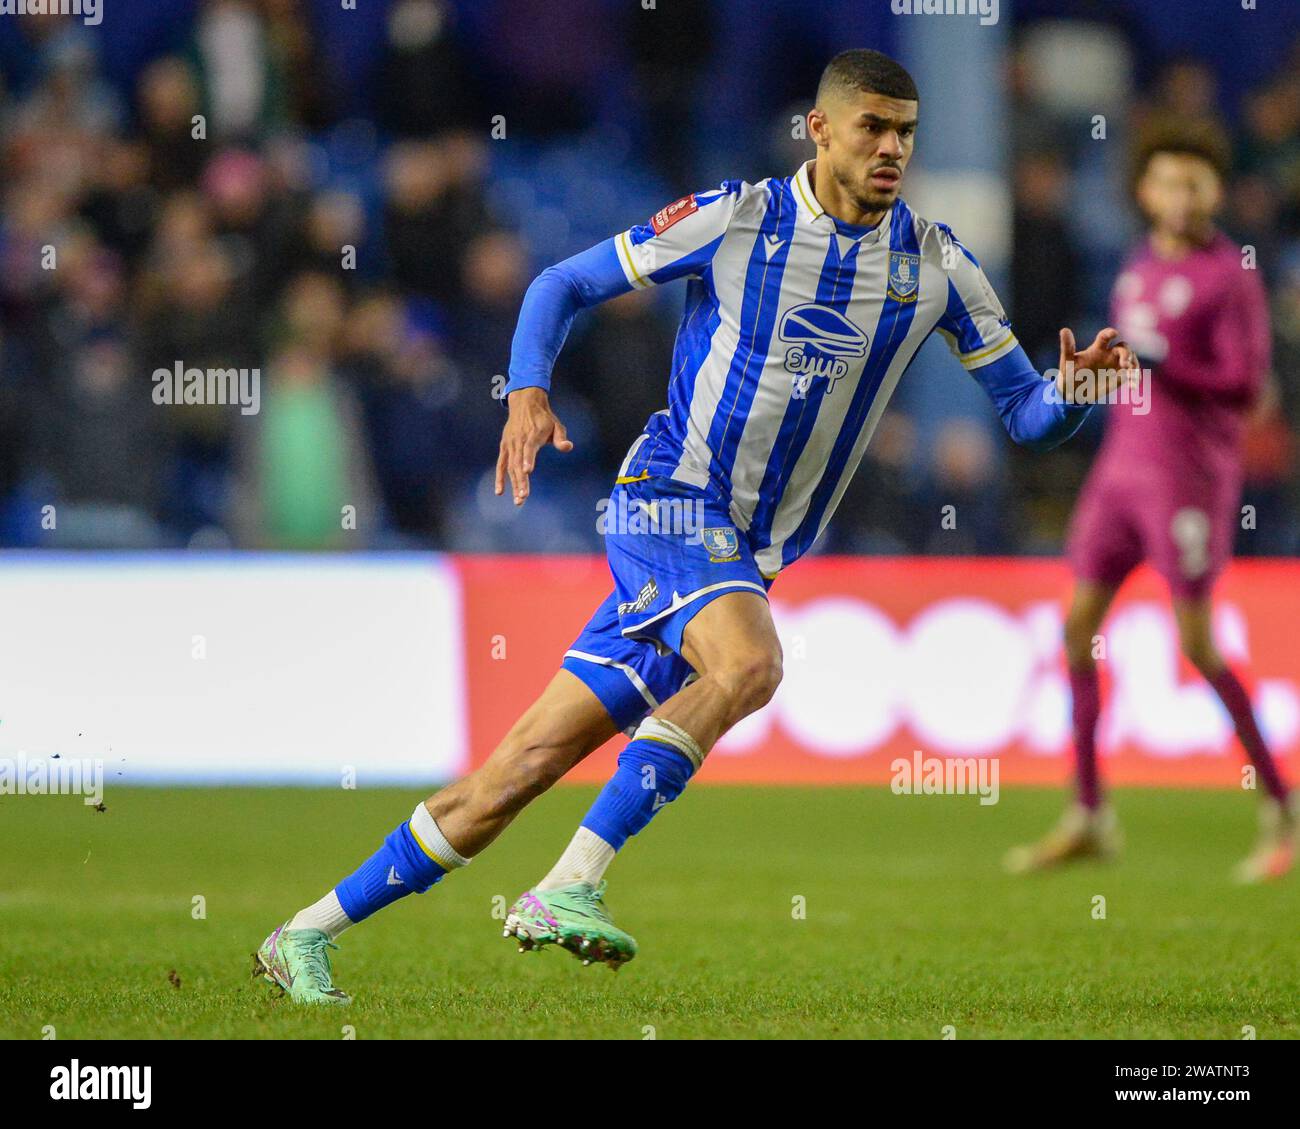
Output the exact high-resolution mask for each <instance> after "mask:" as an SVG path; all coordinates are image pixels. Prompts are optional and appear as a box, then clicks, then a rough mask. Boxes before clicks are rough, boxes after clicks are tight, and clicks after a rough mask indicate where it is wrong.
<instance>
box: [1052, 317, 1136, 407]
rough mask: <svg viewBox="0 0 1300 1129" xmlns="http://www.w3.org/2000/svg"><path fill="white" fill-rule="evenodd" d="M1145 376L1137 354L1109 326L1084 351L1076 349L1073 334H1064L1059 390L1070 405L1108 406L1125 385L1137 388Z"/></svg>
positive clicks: (1057, 378)
mask: <svg viewBox="0 0 1300 1129" xmlns="http://www.w3.org/2000/svg"><path fill="white" fill-rule="evenodd" d="M1141 375H1142V366H1141V363H1140V362H1139V361H1138V359H1137V354H1135V353H1134V352H1133V350H1132V349H1130V348H1129V347H1128V345H1127V344H1126V343H1125V342H1124V341H1121V340H1119V330H1117V329H1115V328H1113V327H1111V326H1107V327H1106V328H1105V329H1103V330H1102V331H1101V332H1100V333H1098V334H1097V336H1096V338H1095V339H1094V340H1093V342H1092V344H1091V345H1089V346H1088V347H1087V348H1086V349H1083V350H1082V351H1079V350H1076V348H1075V343H1074V333H1073V331H1071V330H1069V329H1062V330H1061V359H1060V363H1059V364H1058V366H1057V373H1056V389H1057V391H1058V392H1060V394H1061V398H1062V399H1063V400H1064V401H1065V402H1066V403H1067V404H1099V403H1105V402H1107V401H1108V399H1109V397H1110V394H1111V393H1112V392H1114V391H1115V389H1117V388H1119V387H1120V386H1121V385H1125V384H1127V385H1129V386H1130V387H1133V386H1135V385H1136V384H1137V382H1138V380H1139V379H1140V378H1141Z"/></svg>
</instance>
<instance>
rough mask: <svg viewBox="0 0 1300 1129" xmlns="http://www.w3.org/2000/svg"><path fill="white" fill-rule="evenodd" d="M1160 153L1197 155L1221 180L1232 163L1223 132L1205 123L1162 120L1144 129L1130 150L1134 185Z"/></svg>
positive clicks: (1186, 155)
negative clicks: (1152, 159)
mask: <svg viewBox="0 0 1300 1129" xmlns="http://www.w3.org/2000/svg"><path fill="white" fill-rule="evenodd" d="M1160 153H1176V154H1178V155H1179V156H1185V157H1196V158H1198V159H1199V160H1202V161H1204V162H1205V163H1206V164H1207V165H1209V166H1210V167H1211V168H1212V169H1213V170H1214V171H1215V172H1216V173H1218V175H1219V179H1220V180H1222V179H1223V178H1224V177H1226V176H1227V175H1228V169H1229V168H1230V167H1231V166H1232V152H1231V150H1230V148H1229V146H1228V143H1227V141H1225V140H1224V137H1223V134H1222V132H1221V131H1220V130H1218V129H1216V128H1215V127H1214V126H1213V125H1211V124H1209V123H1208V122H1164V123H1160V124H1158V125H1155V126H1152V127H1150V128H1149V129H1147V130H1146V131H1145V132H1144V133H1143V134H1142V135H1141V136H1140V137H1139V138H1138V142H1137V146H1136V148H1135V149H1134V151H1133V168H1132V183H1133V186H1134V187H1136V186H1137V183H1138V181H1139V180H1141V179H1142V177H1143V176H1144V175H1145V174H1146V171H1147V169H1148V167H1150V165H1151V158H1152V157H1155V156H1157V155H1158V154H1160Z"/></svg>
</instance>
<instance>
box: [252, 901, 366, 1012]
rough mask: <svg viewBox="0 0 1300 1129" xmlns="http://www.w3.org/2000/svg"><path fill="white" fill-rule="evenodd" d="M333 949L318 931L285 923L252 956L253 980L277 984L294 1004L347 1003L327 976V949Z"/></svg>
mask: <svg viewBox="0 0 1300 1129" xmlns="http://www.w3.org/2000/svg"><path fill="white" fill-rule="evenodd" d="M337 948H338V945H336V944H334V943H333V942H331V941H330V939H329V938H328V937H327V936H326V935H325V934H324V933H322V932H321V931H320V930H319V929H290V928H289V923H288V922H287V921H286V922H285V923H284V924H283V925H281V926H280V928H279V929H277V930H276V931H275V932H274V933H272V934H271V935H270V936H269V937H268V938H267V939H266V940H265V941H263V942H262V947H261V948H260V949H258V950H257V952H255V953H254V954H253V977H254V978H257V977H258V976H261V977H262V978H263V979H264V980H267V981H269V982H270V983H272V984H278V985H279V986H280V988H281V989H282V990H283V991H284V992H285V993H286V994H287V995H288V996H289V998H290V999H291V1000H293V1001H294V1002H295V1003H300V1004H335V1005H340V1004H350V1003H351V1002H352V997H351V996H349V995H348V994H347V993H346V992H344V991H342V990H341V989H339V988H336V987H334V979H333V977H332V976H331V975H330V955H329V952H328V951H327V950H329V949H337Z"/></svg>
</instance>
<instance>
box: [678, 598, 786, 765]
mask: <svg viewBox="0 0 1300 1129" xmlns="http://www.w3.org/2000/svg"><path fill="white" fill-rule="evenodd" d="M682 658H684V659H685V660H686V661H687V662H688V663H690V664H691V666H693V667H694V668H695V669H696V670H697V671H699V674H700V677H699V679H698V680H697V681H695V682H692V683H691V684H690V685H689V686H687V687H685V688H684V689H683V690H681V691H680V692H679V693H676V694H674V695H673V696H672V697H671V698H669V699H668V700H667V701H666V702H664V704H663V705H661V706H660V707H659V708H658V709H657V710H655V711H654V714H653V716H654V717H657V718H660V719H662V720H664V721H668V722H671V723H672V724H674V725H677V726H679V727H680V728H682V729H684V730H685V731H686V732H687V733H689V734H690V735H691V736H692V737H694V738H695V741H696V743H697V744H698V745H699V746H700V749H701V750H702V751H703V752H705V753H707V752H708V751H709V750H710V749H711V748H713V746H714V745H715V744H716V743H717V740H718V738H719V737H721V736H722V735H723V734H724V733H725V732H726V731H727V730H728V729H730V728H731V727H732V726H733V725H735V724H736V722H738V721H740V719H741V718H744V717H748V716H749V715H750V714H751V713H753V712H754V711H755V710H758V709H761V708H762V707H763V706H764V705H766V704H767V703H768V702H769V701H770V700H771V698H772V695H773V694H774V693H776V688H777V686H778V685H779V684H780V682H781V641H780V640H779V639H778V638H777V636H776V625H775V624H774V623H773V622H772V612H771V609H770V608H769V607H768V603H767V601H766V600H765V599H763V597H762V596H759V595H758V594H757V593H754V592H730V593H728V594H727V595H725V596H721V597H719V598H718V599H716V600H714V601H713V602H712V603H711V604H708V605H707V606H706V607H705V608H704V609H703V610H702V611H701V612H700V613H699V615H697V616H695V618H693V619H692V620H691V622H690V623H688V624H687V625H686V630H685V631H684V632H683V633H682Z"/></svg>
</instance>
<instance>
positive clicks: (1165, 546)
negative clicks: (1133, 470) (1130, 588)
mask: <svg viewBox="0 0 1300 1129" xmlns="http://www.w3.org/2000/svg"><path fill="white" fill-rule="evenodd" d="M1239 499H1240V491H1239V490H1238V489H1236V488H1235V487H1233V488H1232V489H1227V488H1225V487H1224V486H1223V485H1222V484H1216V485H1213V486H1210V487H1208V488H1207V487H1206V486H1205V485H1204V483H1203V482H1199V481H1194V480H1192V479H1190V478H1189V479H1187V480H1184V481H1178V482H1175V481H1171V480H1169V479H1168V478H1167V477H1161V476H1156V475H1152V474H1150V473H1147V474H1146V475H1144V476H1142V477H1136V476H1133V475H1131V474H1129V473H1123V474H1121V473H1117V472H1116V470H1114V469H1111V468H1109V467H1106V466H1105V465H1103V464H1100V463H1099V464H1097V465H1095V466H1094V467H1093V470H1092V473H1091V474H1090V475H1089V476H1088V480H1087V482H1085V483H1084V486H1083V490H1082V492H1081V493H1080V495H1079V501H1078V504H1077V505H1076V506H1075V508H1074V517H1073V518H1072V520H1071V522H1070V532H1069V536H1068V539H1067V542H1066V555H1067V556H1068V558H1069V561H1070V566H1071V567H1072V568H1073V569H1074V572H1075V574H1076V575H1077V576H1079V577H1080V578H1082V579H1084V580H1092V581H1096V582H1097V583H1099V584H1106V585H1112V586H1114V587H1119V585H1120V584H1121V583H1123V581H1124V578H1125V577H1126V576H1128V574H1129V573H1130V572H1132V571H1133V569H1135V568H1136V567H1137V566H1138V565H1139V564H1141V562H1142V561H1144V560H1146V561H1149V562H1150V563H1151V566H1152V567H1153V568H1154V569H1155V570H1156V571H1157V572H1158V573H1160V575H1161V576H1163V577H1164V578H1165V580H1166V581H1168V583H1169V590H1170V592H1171V593H1172V594H1173V595H1174V596H1175V597H1182V598H1187V599H1200V598H1202V597H1205V596H1207V595H1209V592H1210V589H1211V588H1212V587H1213V586H1214V581H1215V578H1216V577H1217V576H1218V575H1219V573H1220V572H1222V571H1223V568H1224V566H1225V565H1226V564H1227V563H1228V560H1229V559H1230V558H1231V556H1232V543H1233V539H1234V538H1235V536H1236V529H1237V506H1238V502H1239Z"/></svg>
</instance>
